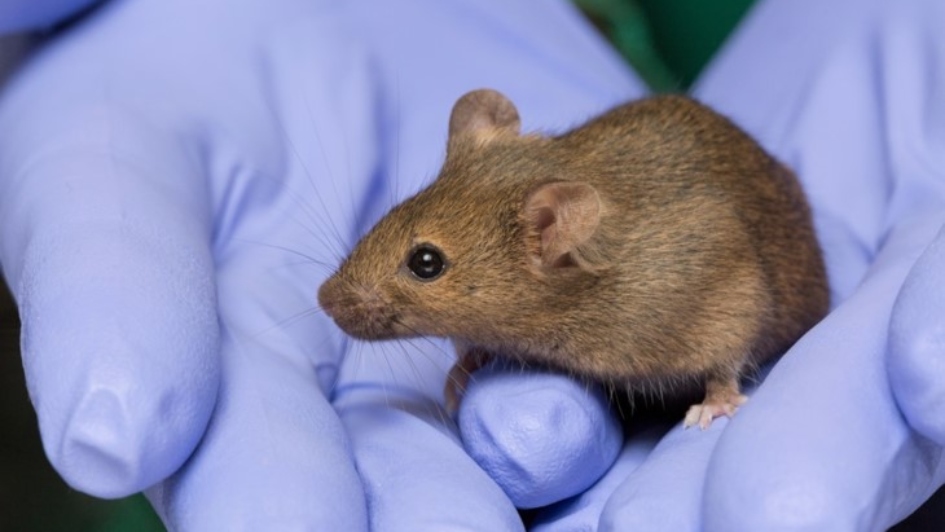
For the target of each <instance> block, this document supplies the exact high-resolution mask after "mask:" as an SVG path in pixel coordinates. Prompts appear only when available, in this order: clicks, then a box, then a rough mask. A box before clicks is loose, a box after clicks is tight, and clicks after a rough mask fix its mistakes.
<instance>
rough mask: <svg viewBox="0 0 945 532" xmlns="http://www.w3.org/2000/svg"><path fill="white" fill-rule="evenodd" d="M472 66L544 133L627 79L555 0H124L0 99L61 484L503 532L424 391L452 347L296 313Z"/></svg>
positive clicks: (588, 109)
mask: <svg viewBox="0 0 945 532" xmlns="http://www.w3.org/2000/svg"><path fill="white" fill-rule="evenodd" d="M480 86H492V87H496V88H498V89H500V90H502V91H504V92H506V93H507V94H509V95H510V96H511V97H512V98H513V99H514V100H515V101H516V103H517V104H518V105H519V107H520V110H521V112H522V116H523V121H524V123H525V126H526V127H534V126H537V125H541V126H542V127H549V126H550V127H558V128H559V129H560V128H564V127H567V126H569V125H571V124H574V123H577V122H579V121H581V120H582V119H583V118H585V117H587V116H589V115H590V114H592V113H594V112H599V111H602V110H603V109H605V108H606V107H609V106H610V105H613V104H614V103H616V102H618V101H620V100H624V99H628V98H632V97H635V96H638V95H639V94H640V93H641V92H642V90H641V89H640V85H639V84H638V83H637V82H635V80H634V79H633V78H632V77H631V76H630V75H629V74H628V72H627V71H626V69H625V68H624V66H623V65H622V64H621V63H620V61H619V60H618V59H617V58H616V56H615V55H613V53H612V52H611V51H610V50H609V49H608V48H607V47H606V45H605V44H604V43H603V42H602V41H601V40H600V39H599V38H598V37H597V36H596V35H595V34H594V32H593V30H592V29H591V28H590V27H589V26H588V25H587V24H586V23H585V22H584V21H583V20H582V19H580V17H579V16H578V15H577V14H576V13H575V12H574V11H573V9H572V8H571V7H570V5H568V4H567V3H565V2H555V3H547V4H545V5H544V8H543V9H540V10H536V9H535V8H534V4H533V3H531V2H529V1H527V0H519V1H515V2H508V1H506V0H493V1H490V2H483V1H478V2H472V1H468V2H467V1H462V0H456V1H454V2H442V1H440V0H435V1H434V0H412V1H403V2H398V3H396V6H394V5H393V3H391V2H388V1H387V0H376V1H368V0H364V1H360V0H359V1H349V2H345V3H339V2H329V1H319V0H285V1H282V2H275V3H273V2H262V1H252V0H208V1H203V2H197V3H194V2H188V1H185V0H170V1H168V0H125V1H116V2H111V3H108V4H106V5H105V6H104V7H102V8H100V9H99V10H98V11H96V12H95V13H93V14H92V16H90V17H88V18H87V19H86V20H84V21H83V22H82V23H81V24H79V25H78V26H76V27H74V28H72V29H71V30H70V31H69V32H68V33H66V34H65V35H62V36H60V37H59V38H58V39H57V40H55V41H54V42H52V43H51V44H50V45H48V46H47V47H46V48H45V49H43V50H41V51H40V53H39V54H38V55H36V56H35V57H34V58H33V59H32V60H31V61H30V62H29V63H28V64H27V65H26V67H25V68H24V69H22V70H21V71H20V72H19V74H18V76H17V78H16V80H15V81H14V83H13V84H12V85H11V86H10V87H9V90H8V91H7V92H5V93H4V94H3V98H2V102H0V263H2V265H3V273H4V276H5V278H6V280H7V281H8V283H9V285H10V286H11V288H12V289H13V292H14V294H15V296H16V299H17V301H18V303H19V306H20V311H21V317H22V320H23V355H24V366H25V370H26V375H27V380H28V386H29V391H30V395H31V398H32V400H33V403H34V405H35V406H36V410H37V413H38V417H39V423H40V430H41V433H42V437H43V442H44V446H45V450H46V453H47V455H48V456H49V458H50V460H51V461H52V463H53V464H54V466H55V467H56V468H57V470H58V471H59V472H60V473H61V474H62V475H63V477H64V478H65V479H66V481H67V482H69V483H70V484H71V485H72V486H74V487H75V488H77V489H80V490H82V491H85V492H88V493H91V494H94V495H98V496H103V497H118V496H123V495H126V494H129V493H133V492H136V491H138V490H142V489H146V488H147V493H148V496H149V498H150V500H151V501H152V503H153V504H154V505H155V507H156V508H157V510H158V512H159V513H160V514H161V516H162V518H163V519H164V520H165V522H166V523H167V524H168V526H169V527H170V528H172V529H184V530H232V529H252V530H255V529H273V528H277V529H299V528H313V529H324V530H359V529H364V528H366V527H367V526H368V525H369V524H370V526H371V527H372V528H374V529H404V530H417V529H423V527H424V526H427V527H434V528H437V527H439V529H441V528H442V527H443V526H453V527H459V528H463V527H465V528H470V527H473V528H475V527H480V528H485V529H490V530H499V529H515V528H520V527H521V524H520V523H519V520H518V515H517V513H516V512H515V510H514V508H513V506H512V505H511V503H510V502H509V500H508V498H507V497H506V496H505V495H504V494H503V493H502V491H501V490H500V489H499V488H498V487H497V486H496V484H495V483H494V482H493V481H492V480H491V479H490V478H489V477H488V476H487V475H485V474H484V473H483V471H482V470H480V469H479V468H478V467H477V466H476V465H475V463H474V462H473V461H472V460H471V459H470V458H469V457H468V456H467V455H466V454H465V452H464V451H463V449H462V447H461V446H460V442H459V439H458V437H457V436H456V432H455V427H454V426H453V425H452V423H451V422H450V421H449V420H448V418H446V417H445V416H444V415H443V413H442V411H441V410H440V406H439V403H438V402H439V397H440V394H441V390H442V385H443V380H444V378H445V369H446V368H447V367H448V366H449V363H450V362H451V360H452V353H451V351H450V350H448V349H447V348H446V347H444V346H443V345H442V343H435V342H426V341H417V342H404V343H401V344H397V345H394V346H391V345H389V344H379V345H372V346H364V345H362V344H352V343H349V342H346V341H345V340H344V339H343V338H342V337H341V336H340V335H339V334H338V331H337V329H336V328H335V327H334V325H333V324H332V323H330V321H329V320H328V319H327V318H325V317H324V316H323V315H321V314H320V313H318V312H317V311H316V310H315V309H314V305H315V293H316V289H317V287H318V285H319V284H320V282H321V281H322V280H323V279H324V278H325V277H326V276H327V275H328V273H329V272H330V269H331V268H332V267H334V265H336V264H337V263H338V261H339V260H340V259H341V257H342V255H343V254H344V252H345V250H346V249H348V248H349V247H350V246H351V244H352V243H353V241H354V239H355V238H356V237H357V235H358V234H360V233H361V232H362V231H363V230H364V229H365V228H366V227H367V225H368V224H369V223H370V222H371V221H372V220H373V219H376V218H377V217H378V216H380V214H381V212H382V211H383V210H385V209H387V208H389V207H390V206H391V205H392V204H393V201H394V200H395V199H397V198H400V197H403V196H404V195H405V194H406V193H409V192H410V191H412V190H415V189H416V188H418V187H419V186H420V184H421V183H422V182H423V181H424V180H426V179H427V178H429V177H431V176H432V175H433V174H434V173H435V170H436V167H437V165H438V163H439V161H440V160H441V159H442V156H443V152H444V149H445V138H446V129H447V121H448V116H449V111H450V108H451V106H452V103H453V102H454V101H455V99H456V98H457V97H459V96H460V95H461V94H462V93H464V92H465V91H467V90H470V89H473V88H477V87H480ZM346 352H347V354H348V356H347V357H344V360H345V363H344V364H342V358H343V357H342V355H343V354H345V353H346ZM339 414H340V415H339ZM605 440H606V441H616V442H617V444H611V447H612V449H613V451H612V452H611V453H610V456H609V458H607V457H605V459H604V460H603V461H602V464H603V467H606V466H607V465H609V463H610V460H612V459H613V455H614V454H615V453H616V451H617V450H618V447H619V445H618V444H619V441H618V440H615V438H614V437H613V434H611V436H610V437H609V439H608V438H605Z"/></svg>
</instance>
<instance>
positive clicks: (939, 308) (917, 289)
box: [887, 230, 945, 445]
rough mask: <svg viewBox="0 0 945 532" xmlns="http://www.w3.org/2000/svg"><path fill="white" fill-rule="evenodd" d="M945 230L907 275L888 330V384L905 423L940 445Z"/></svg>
mask: <svg viewBox="0 0 945 532" xmlns="http://www.w3.org/2000/svg"><path fill="white" fill-rule="evenodd" d="M943 272H945V230H943V231H941V232H939V234H938V236H937V237H936V239H935V241H934V242H933V243H932V244H931V245H930V246H929V247H928V249H926V250H925V252H924V253H923V254H922V256H921V257H919V260H918V261H916V264H915V266H913V268H912V270H911V271H910V272H909V276H908V277H907V278H906V281H905V284H904V285H903V287H902V291H901V292H900V293H899V297H898V298H897V299H896V304H895V306H894V307H893V314H892V320H891V323H890V330H889V358H888V361H887V365H888V368H889V375H890V382H891V384H892V387H893V392H894V393H895V394H896V399H897V402H898V404H899V408H900V409H901V410H902V413H903V415H905V416H906V419H907V420H908V422H909V425H910V426H912V427H913V428H914V429H916V430H918V431H919V432H921V433H922V434H924V435H925V436H927V437H929V438H931V439H933V440H935V441H936V442H937V443H938V444H939V445H945V379H943V378H942V376H943V375H945V361H943V359H942V356H941V354H942V351H943V350H945V315H943V309H945V282H943V275H945V274H943Z"/></svg>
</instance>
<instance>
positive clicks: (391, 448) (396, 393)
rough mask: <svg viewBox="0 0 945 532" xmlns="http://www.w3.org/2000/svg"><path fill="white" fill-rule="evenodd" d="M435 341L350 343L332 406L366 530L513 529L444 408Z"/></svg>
mask: <svg viewBox="0 0 945 532" xmlns="http://www.w3.org/2000/svg"><path fill="white" fill-rule="evenodd" d="M452 360H453V350H452V346H451V345H450V344H449V343H448V342H445V341H442V340H427V339H423V340H417V341H413V340H411V341H400V342H381V343H377V342H372V343H360V342H359V343H356V344H352V349H351V350H350V351H349V352H348V356H347V358H346V360H345V364H344V366H343V370H342V371H343V372H342V375H341V384H340V385H339V386H338V387H337V388H336V389H335V391H334V400H333V404H334V405H335V408H336V409H337V410H338V412H339V414H340V415H341V419H342V421H343V422H344V424H345V427H346V428H347V430H348V434H349V435H350V438H351V441H352V447H353V450H354V455H355V460H356V462H357V466H358V472H359V473H360V474H361V478H362V480H363V483H364V488H365V493H366V494H367V498H368V501H369V503H368V504H369V507H370V510H371V512H370V514H371V515H370V518H371V529H372V530H444V529H451V530H454V529H462V530H471V529H476V530H518V529H521V528H522V523H521V519H520V518H519V515H518V513H517V512H516V510H515V507H514V506H513V505H512V504H511V502H510V501H509V499H508V497H506V496H505V494H504V493H503V492H502V490H501V489H500V488H499V487H498V486H497V485H496V483H495V482H494V481H493V480H492V479H491V478H489V476H488V475H486V473H485V472H484V471H483V470H482V469H480V468H479V467H478V466H477V465H476V463H475V462H473V460H472V459H471V458H470V457H469V455H467V454H466V452H465V451H464V450H463V447H462V443H461V442H460V440H459V437H458V436H457V430H456V425H455V423H454V422H453V421H452V419H450V417H449V415H448V414H447V413H446V411H445V410H444V408H443V405H442V400H441V399H440V398H441V397H442V390H443V384H444V381H445V375H446V372H447V371H448V370H449V367H450V364H451V362H452Z"/></svg>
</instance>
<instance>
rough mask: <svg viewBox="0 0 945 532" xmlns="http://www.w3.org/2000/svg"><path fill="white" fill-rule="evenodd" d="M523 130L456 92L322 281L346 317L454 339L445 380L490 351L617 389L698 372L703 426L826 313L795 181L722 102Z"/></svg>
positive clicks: (671, 99) (512, 112)
mask: <svg viewBox="0 0 945 532" xmlns="http://www.w3.org/2000/svg"><path fill="white" fill-rule="evenodd" d="M519 129H520V123H519V116H518V112H517V110H516V108H515V106H514V105H513V104H512V102H511V101H509V100H508V99H507V98H506V97H505V96H503V95H502V94H500V93H498V92H496V91H493V90H489V89H482V90H478V91H473V92H471V93H468V94H466V95H465V96H463V97H462V98H460V99H459V101H458V102H457V103H456V104H455V106H454V108H453V112H452V115H451V119H450V133H449V139H448V142H447V155H446V159H445V162H444V164H443V167H442V169H441V171H440V173H439V175H438V177H437V178H436V180H435V181H434V182H433V183H432V184H431V185H430V186H428V187H427V188H426V189H424V190H422V191H421V192H419V193H418V194H416V195H415V196H413V197H412V198H410V199H408V200H406V201H405V202H403V203H401V204H400V205H398V206H396V207H395V208H394V209H392V210H391V211H390V213H388V214H387V215H386V216H385V217H384V218H383V219H382V220H381V221H380V222H379V223H378V224H377V225H376V226H375V227H374V228H373V229H372V230H371V231H370V232H369V233H368V234H367V235H366V236H364V238H363V239H362V240H361V241H360V242H359V243H358V245H357V246H356V247H355V249H354V251H353V252H352V253H351V255H350V256H349V257H348V258H347V259H346V260H345V261H344V262H343V263H342V264H341V266H340V267H339V269H338V270H337V272H336V273H335V274H334V275H333V276H332V277H331V278H330V279H329V280H327V281H326V282H325V283H324V284H323V285H322V287H321V289H320V290H319V303H320V305H321V306H322V308H323V309H324V310H325V311H326V312H327V313H328V314H329V315H330V316H332V317H333V318H334V320H335V322H336V323H337V324H338V325H339V326H340V327H341V328H342V329H343V330H345V331H346V332H347V333H348V334H350V335H352V336H355V337H357V338H362V339H367V340H378V339H390V338H402V337H411V336H419V335H434V336H443V337H448V338H451V339H453V340H454V342H455V343H456V345H457V346H458V349H459V350H460V353H459V355H460V361H459V363H458V365H457V368H456V369H455V370H454V372H451V375H452V376H453V377H454V378H455V379H456V380H457V381H459V382H458V385H457V383H456V382H454V384H452V385H450V384H448V388H449V386H454V387H458V388H460V389H459V390H454V391H453V392H461V388H462V386H463V380H464V379H465V376H468V374H469V373H470V372H471V371H473V370H475V369H476V368H477V367H478V366H479V365H481V364H483V363H485V362H486V361H487V360H489V359H491V358H492V357H494V356H498V357H504V358H510V359H514V360H519V361H521V362H523V363H527V364H534V365H539V366H543V367H548V368H552V369H554V370H558V371H563V372H566V373H568V374H571V375H574V376H576V377H580V378H584V379H589V380H591V381H594V382H598V383H601V384H603V385H605V386H607V387H610V388H612V389H617V390H635V391H639V390H647V389H659V390H665V389H667V388H668V389H672V388H673V387H679V386H685V385H686V384H687V383H695V384H698V385H701V386H705V389H706V401H705V402H704V403H703V405H701V406H702V408H701V409H700V408H697V407H699V406H700V405H696V406H695V407H693V408H696V409H697V410H698V411H695V412H693V411H690V415H687V419H686V423H687V424H695V423H698V424H700V425H702V426H703V427H706V426H708V424H709V423H711V420H712V419H713V418H714V417H716V416H718V415H731V414H733V413H734V411H735V409H736V408H737V407H738V405H740V404H741V403H742V402H744V397H743V396H741V395H740V393H739V392H738V380H739V377H741V376H742V375H743V374H744V373H745V372H747V371H750V370H751V369H752V368H754V367H755V366H757V365H758V364H760V363H762V362H764V361H766V360H769V359H771V358H772V357H774V356H777V355H779V354H781V353H783V352H784V351H785V350H786V349H787V348H788V347H790V346H791V345H792V344H793V343H794V342H795V341H796V340H797V339H798V338H799V337H800V336H801V335H803V334H804V333H805V332H806V331H807V330H808V329H809V328H810V327H812V326H813V325H814V324H815V323H817V322H818V321H819V320H820V319H821V318H822V317H823V316H824V315H825V313H826V312H827V309H828V305H829V296H828V287H827V280H826V273H825V268H824V263H823V259H822V256H821V251H820V248H819V245H818V242H817V239H816V236H815V234H814V230H813V225H812V222H811V214H810V209H809V207H808V204H807V201H806V199H805V196H804V193H803V191H802V189H801V186H800V184H799V182H798V181H797V179H796V178H795V176H794V174H793V173H792V172H791V171H790V170H789V169H788V168H787V167H786V166H784V165H783V164H781V163H780V162H779V161H777V160H776V159H775V158H773V157H772V156H770V155H769V154H767V153H766V152H765V151H764V149H762V148H761V146H760V145H759V144H758V143H757V142H755V141H754V140H753V139H752V138H751V137H749V136H748V135H747V134H746V133H744V132H743V131H742V130H741V129H739V128H738V127H737V126H735V125H734V124H733V123H732V122H731V121H729V120H728V119H727V118H725V117H723V116H721V115H720V114H718V113H716V112H714V111H712V110H711V109H709V108H708V107H706V106H704V105H702V104H700V103H698V102H697V101H695V100H693V99H691V98H688V97H685V96H681V95H661V96H653V97H648V98H644V99H641V100H636V101H633V102H630V103H627V104H624V105H621V106H619V107H616V108H614V109H612V110H610V111H608V112H606V113H604V114H602V115H600V116H598V117H596V118H593V119H592V120H590V121H588V122H587V123H585V124H584V125H582V126H580V127H577V128H575V129H573V130H571V131H569V132H567V133H564V134H562V135H559V136H543V135H540V134H525V135H523V134H521V133H520V131H519ZM418 249H420V250H421V251H423V252H424V253H426V252H428V251H429V250H433V252H439V255H440V258H441V259H442V266H443V267H442V271H441V272H440V273H439V274H438V275H437V276H436V277H435V278H434V279H430V280H427V279H422V278H420V277H418V276H417V275H416V274H415V273H414V272H413V271H412V270H411V266H410V264H412V263H411V262H410V261H411V260H412V258H413V260H419V259H417V257H416V256H414V255H415V254H416V252H417V250H418ZM434 254H435V253H434ZM421 258H429V259H435V258H436V257H435V256H432V255H429V254H427V255H424V256H423V257H421ZM447 392H448V393H447V395H448V397H449V396H450V395H451V392H450V390H449V389H448V390H447Z"/></svg>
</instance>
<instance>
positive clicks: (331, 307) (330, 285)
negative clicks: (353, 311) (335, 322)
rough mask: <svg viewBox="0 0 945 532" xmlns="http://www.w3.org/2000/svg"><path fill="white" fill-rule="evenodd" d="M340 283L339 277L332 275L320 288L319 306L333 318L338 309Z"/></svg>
mask: <svg viewBox="0 0 945 532" xmlns="http://www.w3.org/2000/svg"><path fill="white" fill-rule="evenodd" d="M340 284H341V283H340V282H339V280H338V277H337V276H332V277H331V278H330V279H328V280H327V281H325V282H324V283H322V285H321V286H320V287H319V288H318V306H320V307H321V308H322V310H324V311H325V314H328V315H329V316H330V317H332V318H334V317H335V313H336V311H337V309H338V300H339V297H340V296H339V287H340Z"/></svg>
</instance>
